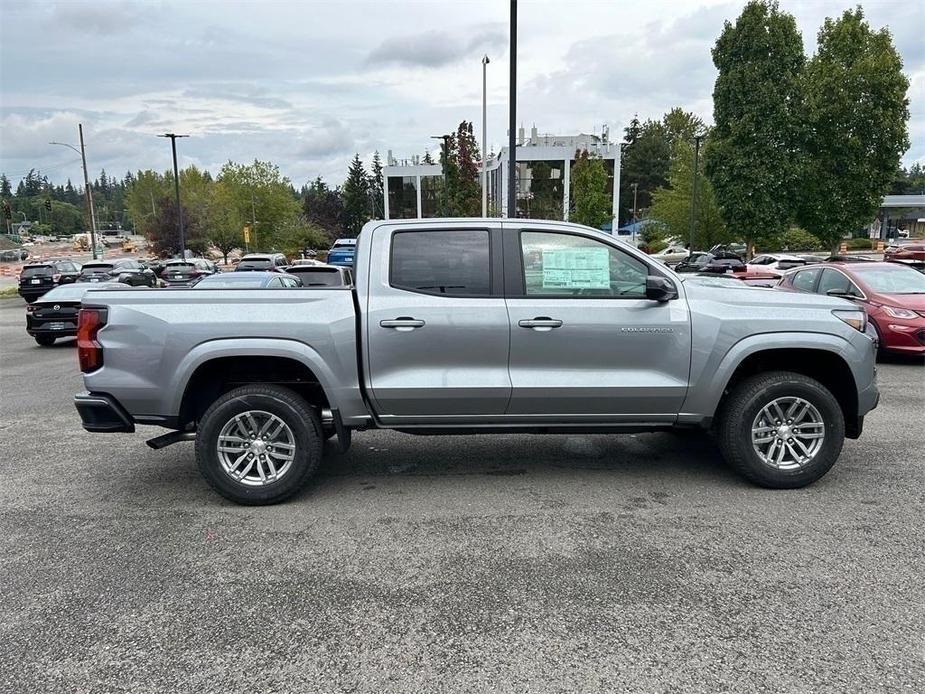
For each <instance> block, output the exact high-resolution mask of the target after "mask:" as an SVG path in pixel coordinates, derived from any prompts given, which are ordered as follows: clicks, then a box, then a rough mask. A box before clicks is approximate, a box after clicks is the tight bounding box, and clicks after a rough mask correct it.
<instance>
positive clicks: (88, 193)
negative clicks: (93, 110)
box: [48, 123, 99, 260]
mask: <svg viewBox="0 0 925 694" xmlns="http://www.w3.org/2000/svg"><path fill="white" fill-rule="evenodd" d="M77 133H78V135H79V136H80V149H77V148H76V147H75V146H74V145H69V144H67V143H66V142H49V143H48V144H50V145H61V146H62V147H70V148H71V149H73V150H74V151H75V152H77V154H79V155H80V161H81V165H82V166H83V170H84V196H85V197H86V199H87V207H88V208H89V210H90V247H91V248H92V249H93V259H94V260H97V259H98V258H99V256H98V255H97V253H96V212H95V211H94V209H93V192H92V191H91V190H90V180H89V177H88V176H87V148H86V147H84V126H83V123H78V124H77Z"/></svg>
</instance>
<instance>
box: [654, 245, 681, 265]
mask: <svg viewBox="0 0 925 694" xmlns="http://www.w3.org/2000/svg"><path fill="white" fill-rule="evenodd" d="M688 255H690V253H689V252H688V250H687V249H686V248H685V247H684V246H679V245H678V246H676V245H670V246H667V247H666V248H663V249H662V250H660V251H659V252H658V253H653V254H652V257H653V258H655V259H656V260H658V261H660V262H662V263H665V265H674V264H675V263H680V262H681V261H682V260H684V259H685V258H686V257H687V256H688Z"/></svg>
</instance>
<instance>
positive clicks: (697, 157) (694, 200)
mask: <svg viewBox="0 0 925 694" xmlns="http://www.w3.org/2000/svg"><path fill="white" fill-rule="evenodd" d="M704 137H705V136H704V135H695V136H694V181H693V184H692V186H691V225H690V226H691V228H690V236H691V238H690V246H689V247H688V249H687V257H688V258H689V257H690V256H691V255H692V254H693V252H694V227H696V226H697V178H698V176H697V170H698V169H699V168H700V143H701V142H703V138H704Z"/></svg>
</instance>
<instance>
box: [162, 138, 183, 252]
mask: <svg viewBox="0 0 925 694" xmlns="http://www.w3.org/2000/svg"><path fill="white" fill-rule="evenodd" d="M158 137H169V138H170V147H171V149H172V150H173V187H174V192H175V193H176V194H177V224H178V226H179V227H180V258H184V259H185V258H186V239H184V238H183V207H181V205H180V173H179V172H178V171H177V138H178V137H189V135H175V134H174V133H164V134H163V135H158Z"/></svg>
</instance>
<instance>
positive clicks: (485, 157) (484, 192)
mask: <svg viewBox="0 0 925 694" xmlns="http://www.w3.org/2000/svg"><path fill="white" fill-rule="evenodd" d="M489 62H491V61H490V60H488V56H487V55H485V56H482V216H483V217H487V216H488V117H487V113H488V106H487V103H488V63H489Z"/></svg>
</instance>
